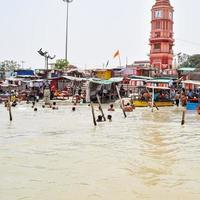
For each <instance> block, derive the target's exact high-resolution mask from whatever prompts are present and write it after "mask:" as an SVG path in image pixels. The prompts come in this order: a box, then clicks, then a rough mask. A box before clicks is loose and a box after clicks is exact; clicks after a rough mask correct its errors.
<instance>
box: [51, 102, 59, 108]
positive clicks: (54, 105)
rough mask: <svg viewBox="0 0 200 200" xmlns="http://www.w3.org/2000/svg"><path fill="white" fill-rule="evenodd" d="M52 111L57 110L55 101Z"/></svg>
mask: <svg viewBox="0 0 200 200" xmlns="http://www.w3.org/2000/svg"><path fill="white" fill-rule="evenodd" d="M52 109H53V110H58V106H56V102H55V101H54V102H53V106H52Z"/></svg>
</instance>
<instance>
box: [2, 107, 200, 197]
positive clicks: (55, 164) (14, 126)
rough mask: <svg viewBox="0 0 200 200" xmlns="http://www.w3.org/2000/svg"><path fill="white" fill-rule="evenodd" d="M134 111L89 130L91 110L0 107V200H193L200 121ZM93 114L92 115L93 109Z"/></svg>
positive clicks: (168, 111)
mask: <svg viewBox="0 0 200 200" xmlns="http://www.w3.org/2000/svg"><path fill="white" fill-rule="evenodd" d="M181 112H182V111H181V108H179V109H178V108H175V107H172V108H161V109H160V110H159V111H156V110H154V112H151V109H149V108H141V109H136V110H135V111H134V112H133V113H128V117H127V118H126V119H124V117H123V114H122V112H121V110H120V109H116V111H115V112H114V113H113V114H112V115H113V122H105V123H100V124H98V126H97V127H94V126H93V123H92V116H91V110H90V107H88V106H80V107H78V108H77V110H76V112H72V111H71V107H70V106H61V107H59V110H51V109H46V108H45V109H42V108H39V110H38V112H33V110H32V109H31V108H30V105H19V106H18V107H16V108H14V109H13V122H11V123H10V122H9V117H8V112H7V110H6V109H5V108H4V107H3V105H0V177H1V181H0V200H161V199H162V200H199V199H200V125H199V122H200V116H198V115H197V114H196V112H187V113H186V124H185V125H184V126H181V116H182V114H181ZM96 114H98V113H97V111H96Z"/></svg>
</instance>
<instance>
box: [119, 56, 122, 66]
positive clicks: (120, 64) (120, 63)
mask: <svg viewBox="0 0 200 200" xmlns="http://www.w3.org/2000/svg"><path fill="white" fill-rule="evenodd" d="M119 66H120V67H121V66H122V62H121V56H120V54H119Z"/></svg>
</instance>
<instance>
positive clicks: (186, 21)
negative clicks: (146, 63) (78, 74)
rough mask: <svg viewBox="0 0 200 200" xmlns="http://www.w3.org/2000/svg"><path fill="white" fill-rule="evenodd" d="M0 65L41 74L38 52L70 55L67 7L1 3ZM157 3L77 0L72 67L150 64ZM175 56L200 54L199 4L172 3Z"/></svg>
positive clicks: (43, 0) (58, 1)
mask: <svg viewBox="0 0 200 200" xmlns="http://www.w3.org/2000/svg"><path fill="white" fill-rule="evenodd" d="M0 2H1V7H0V8H1V12H0V24H1V31H0V61H3V60H6V59H9V60H10V59H12V60H17V61H19V62H20V61H25V66H27V67H32V68H42V67H43V66H44V60H43V58H42V57H41V56H39V55H38V54H37V50H38V49H39V48H41V47H42V48H43V49H44V50H47V51H49V53H50V54H52V55H53V54H56V56H57V59H59V58H64V55H65V20H66V4H65V3H64V2H63V1H62V0H9V1H5V0H0ZM154 2H155V0H121V1H120V0H101V1H100V0H74V1H73V3H71V4H70V9H69V46H68V51H69V55H68V57H69V61H70V63H72V64H74V65H77V66H80V67H83V68H89V67H98V66H102V65H103V64H105V63H106V62H107V60H110V66H116V65H118V60H117V59H116V60H114V59H113V58H112V56H113V53H114V52H115V51H116V50H117V49H119V50H120V52H121V59H122V63H124V64H125V62H126V60H128V63H129V64H131V63H133V62H134V61H135V60H144V59H148V52H149V46H148V40H149V35H150V20H151V13H150V9H151V7H152V5H153V4H154ZM171 4H172V5H173V6H174V9H175V14H174V21H175V24H174V32H175V39H176V44H175V47H174V50H175V53H179V52H184V53H188V54H194V53H200V26H199V19H200V12H199V7H200V1H198V0H189V1H188V0H171Z"/></svg>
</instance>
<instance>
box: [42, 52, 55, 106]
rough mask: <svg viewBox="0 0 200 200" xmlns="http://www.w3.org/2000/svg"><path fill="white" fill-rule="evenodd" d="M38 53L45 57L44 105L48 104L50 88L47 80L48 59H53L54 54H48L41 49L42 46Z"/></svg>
mask: <svg viewBox="0 0 200 200" xmlns="http://www.w3.org/2000/svg"><path fill="white" fill-rule="evenodd" d="M38 53H39V54H40V55H41V56H43V57H44V58H45V69H46V84H45V89H44V102H45V104H46V105H49V104H50V94H51V92H50V88H49V80H48V78H49V77H48V74H49V73H48V70H49V68H48V60H49V59H51V60H52V59H54V58H55V57H56V56H55V55H54V56H50V55H49V53H48V52H47V51H42V48H41V49H40V50H39V51H38Z"/></svg>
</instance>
